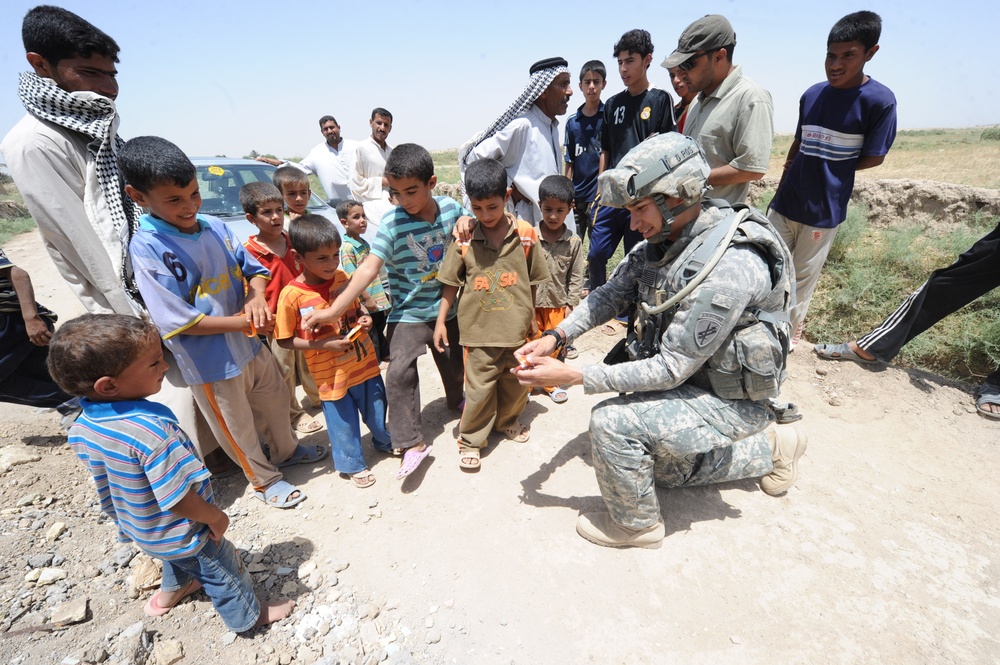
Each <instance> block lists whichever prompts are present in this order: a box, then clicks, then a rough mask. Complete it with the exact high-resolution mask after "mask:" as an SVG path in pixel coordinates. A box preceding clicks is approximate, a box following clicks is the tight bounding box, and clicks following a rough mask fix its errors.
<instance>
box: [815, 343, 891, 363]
mask: <svg viewBox="0 0 1000 665" xmlns="http://www.w3.org/2000/svg"><path fill="white" fill-rule="evenodd" d="M813 351H815V352H816V355H817V356H819V357H820V358H823V359H824V360H851V361H853V362H856V363H858V364H859V365H878V364H879V362H880V361H878V360H868V359H867V358H862V357H861V356H859V355H858V354H856V353H855V352H854V351H852V350H851V347H850V344H849V343H848V342H843V343H841V344H817V345H815V346H814V347H813Z"/></svg>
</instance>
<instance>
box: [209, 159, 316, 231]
mask: <svg viewBox="0 0 1000 665" xmlns="http://www.w3.org/2000/svg"><path fill="white" fill-rule="evenodd" d="M195 168H196V169H197V170H198V176H197V177H198V191H199V192H201V210H199V212H201V213H203V214H206V215H215V216H216V217H231V216H234V215H239V216H240V217H242V216H243V206H241V205H240V188H241V187H243V185H246V184H248V183H251V182H260V181H263V182H271V179H272V177H273V176H274V171H275V168H274V167H273V166H271V165H270V164H264V163H262V162H258V163H249V164H233V163H231V162H230V163H227V162H226V161H225V160H220V161H219V162H218V163H217V164H198V165H197V166H196V167H195ZM324 207H325V204H324V203H323V201H322V199H320V198H319V197H318V196H316V194H315V193H314V194H313V195H312V196H311V197H310V198H309V206H308V208H309V209H310V210H316V209H322V208H324Z"/></svg>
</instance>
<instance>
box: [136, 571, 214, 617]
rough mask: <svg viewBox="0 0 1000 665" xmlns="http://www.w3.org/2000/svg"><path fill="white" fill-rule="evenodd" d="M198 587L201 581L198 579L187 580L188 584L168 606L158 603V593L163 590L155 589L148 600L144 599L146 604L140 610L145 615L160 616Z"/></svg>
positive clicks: (196, 590) (195, 591) (194, 591)
mask: <svg viewBox="0 0 1000 665" xmlns="http://www.w3.org/2000/svg"><path fill="white" fill-rule="evenodd" d="M200 588H201V582H199V581H198V580H191V581H190V582H188V585H187V586H186V587H184V590H183V591H182V592H181V595H180V597H179V598H178V599H177V600H175V601H174V603H173V605H169V606H164V605H161V604H160V601H159V598H160V594H161V593H163V590H162V589H161V590H160V591H157V592H156V593H154V594H153V595H152V596H150V597H149V600H147V601H146V606H145V607H144V608H142V611H143V612H145V613H146V616H151V617H161V616H163V615H164V614H166V613H167V612H169V611H170V610H172V609H174V608H175V607H177V606H178V605H179V604H180V603H181V602H182V601H183V600H184V599H185V598H187V597H188V596H190V595H191V594H194V593H197V592H198V589H200Z"/></svg>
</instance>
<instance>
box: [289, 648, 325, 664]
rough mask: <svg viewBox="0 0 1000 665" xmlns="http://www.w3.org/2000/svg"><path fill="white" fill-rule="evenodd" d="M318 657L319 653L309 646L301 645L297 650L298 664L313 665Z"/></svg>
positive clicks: (296, 658) (296, 660) (296, 659)
mask: <svg viewBox="0 0 1000 665" xmlns="http://www.w3.org/2000/svg"><path fill="white" fill-rule="evenodd" d="M318 657H319V655H318V654H317V653H316V652H315V651H313V650H312V649H310V648H309V647H307V646H301V647H299V649H298V651H296V652H295V662H296V665H312V664H313V663H315V662H316V659H317V658H318Z"/></svg>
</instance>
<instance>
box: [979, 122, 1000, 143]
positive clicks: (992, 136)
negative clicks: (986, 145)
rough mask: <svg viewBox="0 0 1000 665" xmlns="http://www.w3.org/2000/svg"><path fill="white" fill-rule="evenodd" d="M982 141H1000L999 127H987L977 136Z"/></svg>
mask: <svg viewBox="0 0 1000 665" xmlns="http://www.w3.org/2000/svg"><path fill="white" fill-rule="evenodd" d="M979 138H981V139H982V140H984V141H1000V126H997V127H987V128H986V129H984V130H983V133H982V134H980V135H979Z"/></svg>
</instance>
